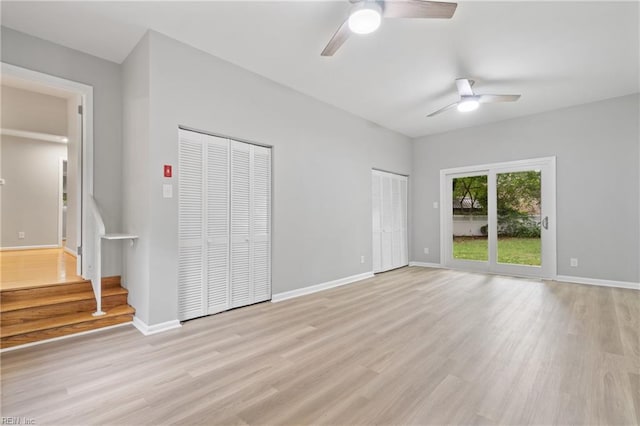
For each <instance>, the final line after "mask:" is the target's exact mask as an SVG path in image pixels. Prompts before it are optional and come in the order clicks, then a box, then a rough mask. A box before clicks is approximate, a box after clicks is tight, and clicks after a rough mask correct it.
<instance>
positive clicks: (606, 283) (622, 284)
mask: <svg viewBox="0 0 640 426" xmlns="http://www.w3.org/2000/svg"><path fill="white" fill-rule="evenodd" d="M409 266H420V267H423V268H441V269H448V268H447V267H446V266H444V265H441V264H439V263H429V262H409ZM456 270H458V271H463V272H478V273H481V274H487V273H490V272H486V271H466V270H464V269H456ZM509 276H511V275H509ZM522 278H532V277H527V276H522ZM540 279H542V280H546V281H559V282H565V283H573V284H588V285H599V286H602V287H616V288H629V289H632V290H640V283H634V282H630V281H614V280H602V279H598V278H584V277H573V276H570V275H558V276H556V277H555V278H552V279H549V278H540Z"/></svg>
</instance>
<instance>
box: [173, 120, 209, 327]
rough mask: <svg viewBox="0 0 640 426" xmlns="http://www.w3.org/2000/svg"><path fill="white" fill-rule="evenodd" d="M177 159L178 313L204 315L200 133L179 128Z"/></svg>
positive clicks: (181, 317)
mask: <svg viewBox="0 0 640 426" xmlns="http://www.w3.org/2000/svg"><path fill="white" fill-rule="evenodd" d="M179 138H180V142H179V150H178V151H179V154H178V156H179V159H178V180H179V185H178V194H179V195H178V244H179V247H178V316H179V318H180V319H181V320H186V319H189V318H195V317H199V316H202V315H205V314H206V312H205V292H206V290H205V286H204V268H203V256H204V234H203V226H202V225H203V221H204V211H203V203H202V200H203V197H204V195H205V194H204V181H203V180H204V173H203V171H204V164H203V158H204V156H203V153H204V144H203V137H202V135H200V134H198V133H194V132H188V131H184V130H180V133H179Z"/></svg>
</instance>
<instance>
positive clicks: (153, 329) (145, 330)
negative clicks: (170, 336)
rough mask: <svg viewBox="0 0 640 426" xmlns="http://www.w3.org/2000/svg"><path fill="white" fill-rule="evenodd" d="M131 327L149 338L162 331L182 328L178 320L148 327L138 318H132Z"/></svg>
mask: <svg viewBox="0 0 640 426" xmlns="http://www.w3.org/2000/svg"><path fill="white" fill-rule="evenodd" d="M133 326H134V327H135V328H137V329H138V330H139V331H140V333H142V334H144V335H145V336H150V335H152V334H156V333H162V332H163V331H168V330H173V329H175V328H180V327H182V324H180V321H178V320H173V321H167V322H161V323H160V324H153V325H148V324H147V323H145V322H144V321H142V320H141V319H140V318H138V317H136V316H134V317H133Z"/></svg>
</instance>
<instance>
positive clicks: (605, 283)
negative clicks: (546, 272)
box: [552, 275, 640, 290]
mask: <svg viewBox="0 0 640 426" xmlns="http://www.w3.org/2000/svg"><path fill="white" fill-rule="evenodd" d="M552 281H559V282H565V283H573V284H587V285H599V286H602V287H616V288H628V289H632V290H640V283H634V282H630V281H613V280H602V279H598V278H584V277H574V276H571V275H558V276H556V277H555V279H553V280H552Z"/></svg>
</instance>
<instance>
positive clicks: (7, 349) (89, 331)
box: [0, 322, 132, 353]
mask: <svg viewBox="0 0 640 426" xmlns="http://www.w3.org/2000/svg"><path fill="white" fill-rule="evenodd" d="M131 324H132V322H123V323H122V324H114V325H109V326H107V327H101V328H96V329H95V330H87V331H81V332H79V333H73V334H69V335H66V336H60V337H52V338H51V339H47V340H39V341H37V342H31V343H25V344H24V345H18V346H12V347H10V348H4V349H0V353H2V352H9V351H15V350H16V349H23V348H28V347H31V346H37V345H42V344H44V343H50V342H57V341H58V340H65V339H71V338H74V337H78V336H86V335H87V334H93V333H99V332H101V331H105V330H111V329H112V328H118V327H124V326H125V325H131Z"/></svg>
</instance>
